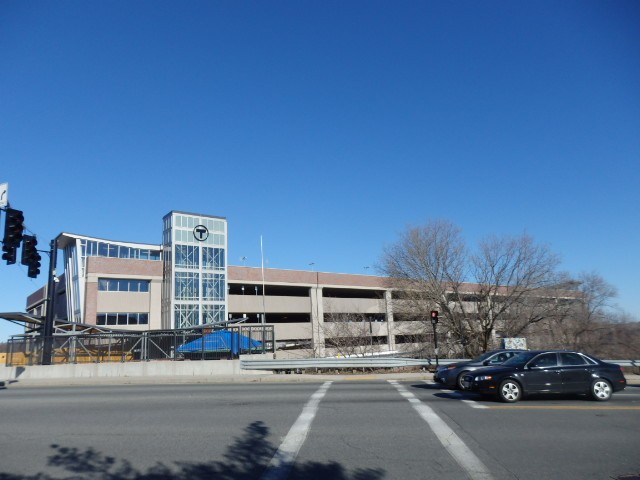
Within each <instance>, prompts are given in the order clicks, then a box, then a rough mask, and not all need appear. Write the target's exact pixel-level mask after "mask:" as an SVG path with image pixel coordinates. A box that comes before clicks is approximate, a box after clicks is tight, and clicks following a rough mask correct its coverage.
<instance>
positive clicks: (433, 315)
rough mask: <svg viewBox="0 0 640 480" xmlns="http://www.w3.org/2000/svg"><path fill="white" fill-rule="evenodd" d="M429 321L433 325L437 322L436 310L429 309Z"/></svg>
mask: <svg viewBox="0 0 640 480" xmlns="http://www.w3.org/2000/svg"><path fill="white" fill-rule="evenodd" d="M431 323H433V324H434V325H435V324H436V323H438V311H437V310H431Z"/></svg>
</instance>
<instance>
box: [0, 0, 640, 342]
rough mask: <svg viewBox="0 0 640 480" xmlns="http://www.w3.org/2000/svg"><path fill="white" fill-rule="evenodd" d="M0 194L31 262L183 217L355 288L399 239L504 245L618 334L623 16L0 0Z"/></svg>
mask: <svg viewBox="0 0 640 480" xmlns="http://www.w3.org/2000/svg"><path fill="white" fill-rule="evenodd" d="M2 182H8V183H9V200H10V202H11V206H12V207H14V208H18V209H21V210H23V211H24V215H25V219H26V220H25V223H26V224H27V227H28V228H29V230H30V231H31V232H33V233H35V234H37V236H38V238H39V242H40V243H39V246H40V247H42V248H43V249H47V248H48V244H49V241H50V240H51V239H52V238H54V237H55V236H56V235H57V234H58V233H60V232H63V231H64V232H71V233H77V234H83V235H89V236H95V237H101V238H106V239H113V240H124V241H134V242H142V243H157V244H159V243H160V242H161V232H162V217H163V215H165V214H166V213H168V212H169V211H171V210H182V211H188V212H195V213H205V214H211V215H218V216H223V217H226V218H227V219H228V221H229V263H230V264H232V265H240V264H243V263H244V264H246V265H248V266H259V265H260V237H261V236H262V238H263V244H264V256H265V258H266V260H267V266H269V267H274V268H287V269H311V268H313V269H316V270H320V271H327V272H342V273H369V274H373V273H376V271H375V265H376V263H378V260H379V257H380V254H381V252H382V249H383V247H384V246H385V245H388V244H390V243H392V242H394V241H396V240H397V239H398V237H399V234H400V232H402V231H403V230H404V229H405V228H406V227H407V225H410V224H412V225H419V224H423V223H425V222H426V221H427V220H429V219H445V220H448V221H451V222H453V223H455V224H456V225H458V226H459V227H460V228H461V229H462V231H463V235H464V237H465V238H466V240H467V241H468V243H469V244H471V245H474V244H475V243H476V242H477V241H478V239H480V238H483V237H485V236H487V235H491V234H496V235H511V234H513V235H517V234H521V233H523V232H527V233H528V234H530V235H531V236H533V237H534V239H535V240H536V241H537V242H540V243H544V244H548V245H549V246H550V247H551V248H552V250H553V251H555V252H556V253H557V254H558V255H560V256H561V258H562V260H563V263H562V269H563V270H566V271H568V272H571V273H574V274H578V273H580V272H583V271H588V272H592V271H595V272H597V273H599V274H600V275H602V276H603V277H604V278H605V279H606V280H607V281H608V282H609V283H611V284H613V285H614V286H616V287H617V288H618V290H619V297H618V299H617V301H618V304H619V306H620V307H621V308H622V309H623V310H625V311H627V312H628V313H630V314H632V315H634V316H635V317H636V318H640V294H639V291H640V282H639V281H638V276H639V275H640V254H639V253H638V247H639V246H640V221H639V218H640V216H639V214H638V209H639V208H640V202H639V200H640V2H638V1H636V0H629V1H624V0H612V1H589V0H580V1H571V0H563V1H557V0H552V1H545V0H542V1H535V2H524V1H506V0H505V1H499V2H496V1H482V2H477V1H457V2H453V1H440V0H438V1H435V0H434V1H426V0H425V1H397V2H390V1H375V0H367V1H364V0H349V1H342V0H341V1H330V0H322V1H299V0H279V1H262V0H260V1H238V0H233V1H213V0H211V1H197V0H194V1H186V2H185V1H178V0H176V1H160V0H152V1H144V0H136V1H130V0H127V1H109V0H103V1H97V0H96V1H86V0H64V1H57V2H52V1H48V0H47V1H29V0H27V1H24V0H2V2H0V183H2ZM3 223H4V219H3ZM242 257H246V260H245V261H244V262H243V261H242V260H241V258H242ZM311 263H313V264H314V265H312V266H310V264H311ZM47 264H48V262H47V259H46V258H44V259H43V268H42V271H43V274H41V275H40V277H39V278H38V279H36V280H31V279H29V278H27V273H26V267H23V266H20V265H11V266H7V265H6V264H5V263H2V264H0V286H1V289H0V311H4V312H7V311H24V307H25V299H26V296H27V295H28V294H29V293H31V292H32V291H34V290H36V289H37V288H39V287H40V286H41V285H43V284H44V283H45V281H46V275H44V272H46V270H47ZM367 267H368V268H367ZM19 331H20V329H19V328H17V327H14V326H11V325H10V324H8V322H6V321H0V340H2V339H5V338H6V337H7V336H8V335H10V334H14V333H19Z"/></svg>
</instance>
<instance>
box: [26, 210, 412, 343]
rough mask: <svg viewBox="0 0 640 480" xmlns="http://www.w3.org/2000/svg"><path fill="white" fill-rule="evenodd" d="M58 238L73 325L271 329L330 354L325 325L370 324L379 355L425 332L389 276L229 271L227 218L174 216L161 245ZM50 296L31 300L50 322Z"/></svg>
mask: <svg viewBox="0 0 640 480" xmlns="http://www.w3.org/2000/svg"><path fill="white" fill-rule="evenodd" d="M56 241H57V248H58V249H61V250H62V252H63V255H62V259H63V265H60V264H58V265H57V267H58V268H57V276H56V277H55V280H56V282H55V288H54V291H55V293H54V295H53V296H54V298H55V299H54V318H55V319H58V320H64V321H66V322H68V323H70V324H82V325H85V326H87V325H88V326H95V327H96V328H99V329H103V330H105V331H109V330H113V331H136V332H141V331H156V330H172V329H185V328H193V327H199V326H203V325H211V324H217V325H223V324H225V323H227V322H229V323H233V322H242V323H243V324H244V325H257V326H259V325H264V324H268V325H273V328H274V336H275V339H274V340H275V342H276V345H277V347H276V350H281V351H282V352H283V355H286V354H285V353H284V352H285V351H286V350H287V349H293V350H298V354H297V355H299V354H300V350H309V351H313V352H314V353H315V354H319V355H324V354H325V353H328V352H325V350H326V349H327V348H330V347H331V345H332V344H334V343H335V340H336V339H335V338H328V334H327V332H328V331H329V330H328V329H327V328H325V326H326V324H327V323H328V322H332V320H334V319H336V318H338V316H342V318H345V317H346V318H352V320H353V322H359V323H360V324H366V332H367V335H368V337H369V338H367V341H368V342H371V345H376V346H377V347H376V349H377V350H381V351H391V350H396V348H397V346H398V344H400V343H405V342H407V341H409V339H410V338H412V335H407V332H411V331H416V332H417V331H418V329H419V325H418V324H419V323H420V322H414V321H410V319H409V317H404V318H403V316H401V315H399V314H398V313H396V315H394V312H393V308H392V292H391V290H390V288H389V287H388V285H387V281H386V279H385V278H384V277H376V276H370V275H350V274H339V273H324V272H313V271H299V270H279V269H273V268H267V269H262V268H253V267H244V266H230V265H228V256H227V251H228V243H227V242H228V223H227V220H226V219H225V218H223V217H218V216H211V215H201V214H195V213H187V212H180V211H172V212H170V213H168V214H167V215H165V216H164V218H163V231H162V244H160V245H157V244H141V243H135V242H130V241H124V240H118V241H116V240H106V239H100V238H95V237H90V236H86V235H77V234H72V233H61V234H60V235H59V236H58V237H57V239H56ZM60 267H62V268H60ZM47 297H48V295H47V292H46V287H43V288H41V289H40V290H38V291H37V292H35V293H33V294H32V295H30V296H29V298H28V299H27V306H26V307H27V312H28V313H29V314H31V315H34V316H43V315H44V314H45V310H46V301H47V300H46V299H47ZM349 316H351V317H349ZM398 322H402V328H401V329H398V328H396V325H397V324H398ZM412 324H413V325H412ZM412 327H413V328H412ZM334 334H335V333H334ZM343 334H344V335H347V334H346V333H343ZM291 353H293V352H291ZM279 356H280V355H279Z"/></svg>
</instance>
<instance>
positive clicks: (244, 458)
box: [0, 422, 385, 480]
mask: <svg viewBox="0 0 640 480" xmlns="http://www.w3.org/2000/svg"><path fill="white" fill-rule="evenodd" d="M268 436H269V429H268V428H267V427H266V426H265V425H264V424H263V423H262V422H253V423H251V424H250V425H248V426H247V427H246V428H245V430H244V434H243V435H242V436H241V437H240V438H237V439H236V440H235V441H234V442H233V444H231V445H229V447H228V448H227V451H226V452H225V454H224V461H213V462H208V463H193V462H175V463H174V464H170V465H166V464H164V463H161V462H158V463H157V464H155V465H154V466H153V467H150V468H149V469H148V470H147V471H141V470H138V469H136V468H135V467H134V466H133V465H131V463H130V462H129V461H127V460H118V459H116V458H114V457H111V456H107V455H104V454H103V453H101V452H98V451H96V450H94V449H93V448H91V447H89V448H86V449H83V450H82V449H78V448H75V447H74V448H70V447H64V446H60V445H51V448H52V449H53V453H52V455H51V456H50V457H49V458H48V466H49V467H55V468H56V469H60V470H61V471H62V472H56V473H55V474H48V473H38V474H36V475H30V476H25V475H16V474H11V473H0V480H54V479H55V480H59V479H66V480H71V479H73V480H79V479H90V480H170V479H171V480H187V479H189V480H205V479H207V480H257V479H259V478H260V477H261V476H262V475H263V473H264V472H265V469H266V467H267V465H268V464H269V461H270V460H271V458H272V457H273V455H274V453H275V451H276V447H275V446H274V445H272V444H271V443H270V442H269V441H268V439H267V437H268ZM203 455H206V452H203ZM384 477H385V472H384V470H382V469H377V468H376V469H356V470H354V471H352V472H349V471H347V470H345V468H344V467H343V466H342V465H340V464H339V463H337V462H329V463H320V462H307V463H301V464H296V465H293V466H291V469H290V471H289V474H288V478H291V479H296V478H304V479H305V480H320V479H323V480H326V479H331V480H381V479H383V478H384Z"/></svg>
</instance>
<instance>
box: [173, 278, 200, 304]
mask: <svg viewBox="0 0 640 480" xmlns="http://www.w3.org/2000/svg"><path fill="white" fill-rule="evenodd" d="M175 280H176V281H175V286H176V299H177V300H191V299H197V298H198V297H199V292H200V289H199V288H198V281H199V275H198V274H197V273H195V272H176V277H175Z"/></svg>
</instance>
